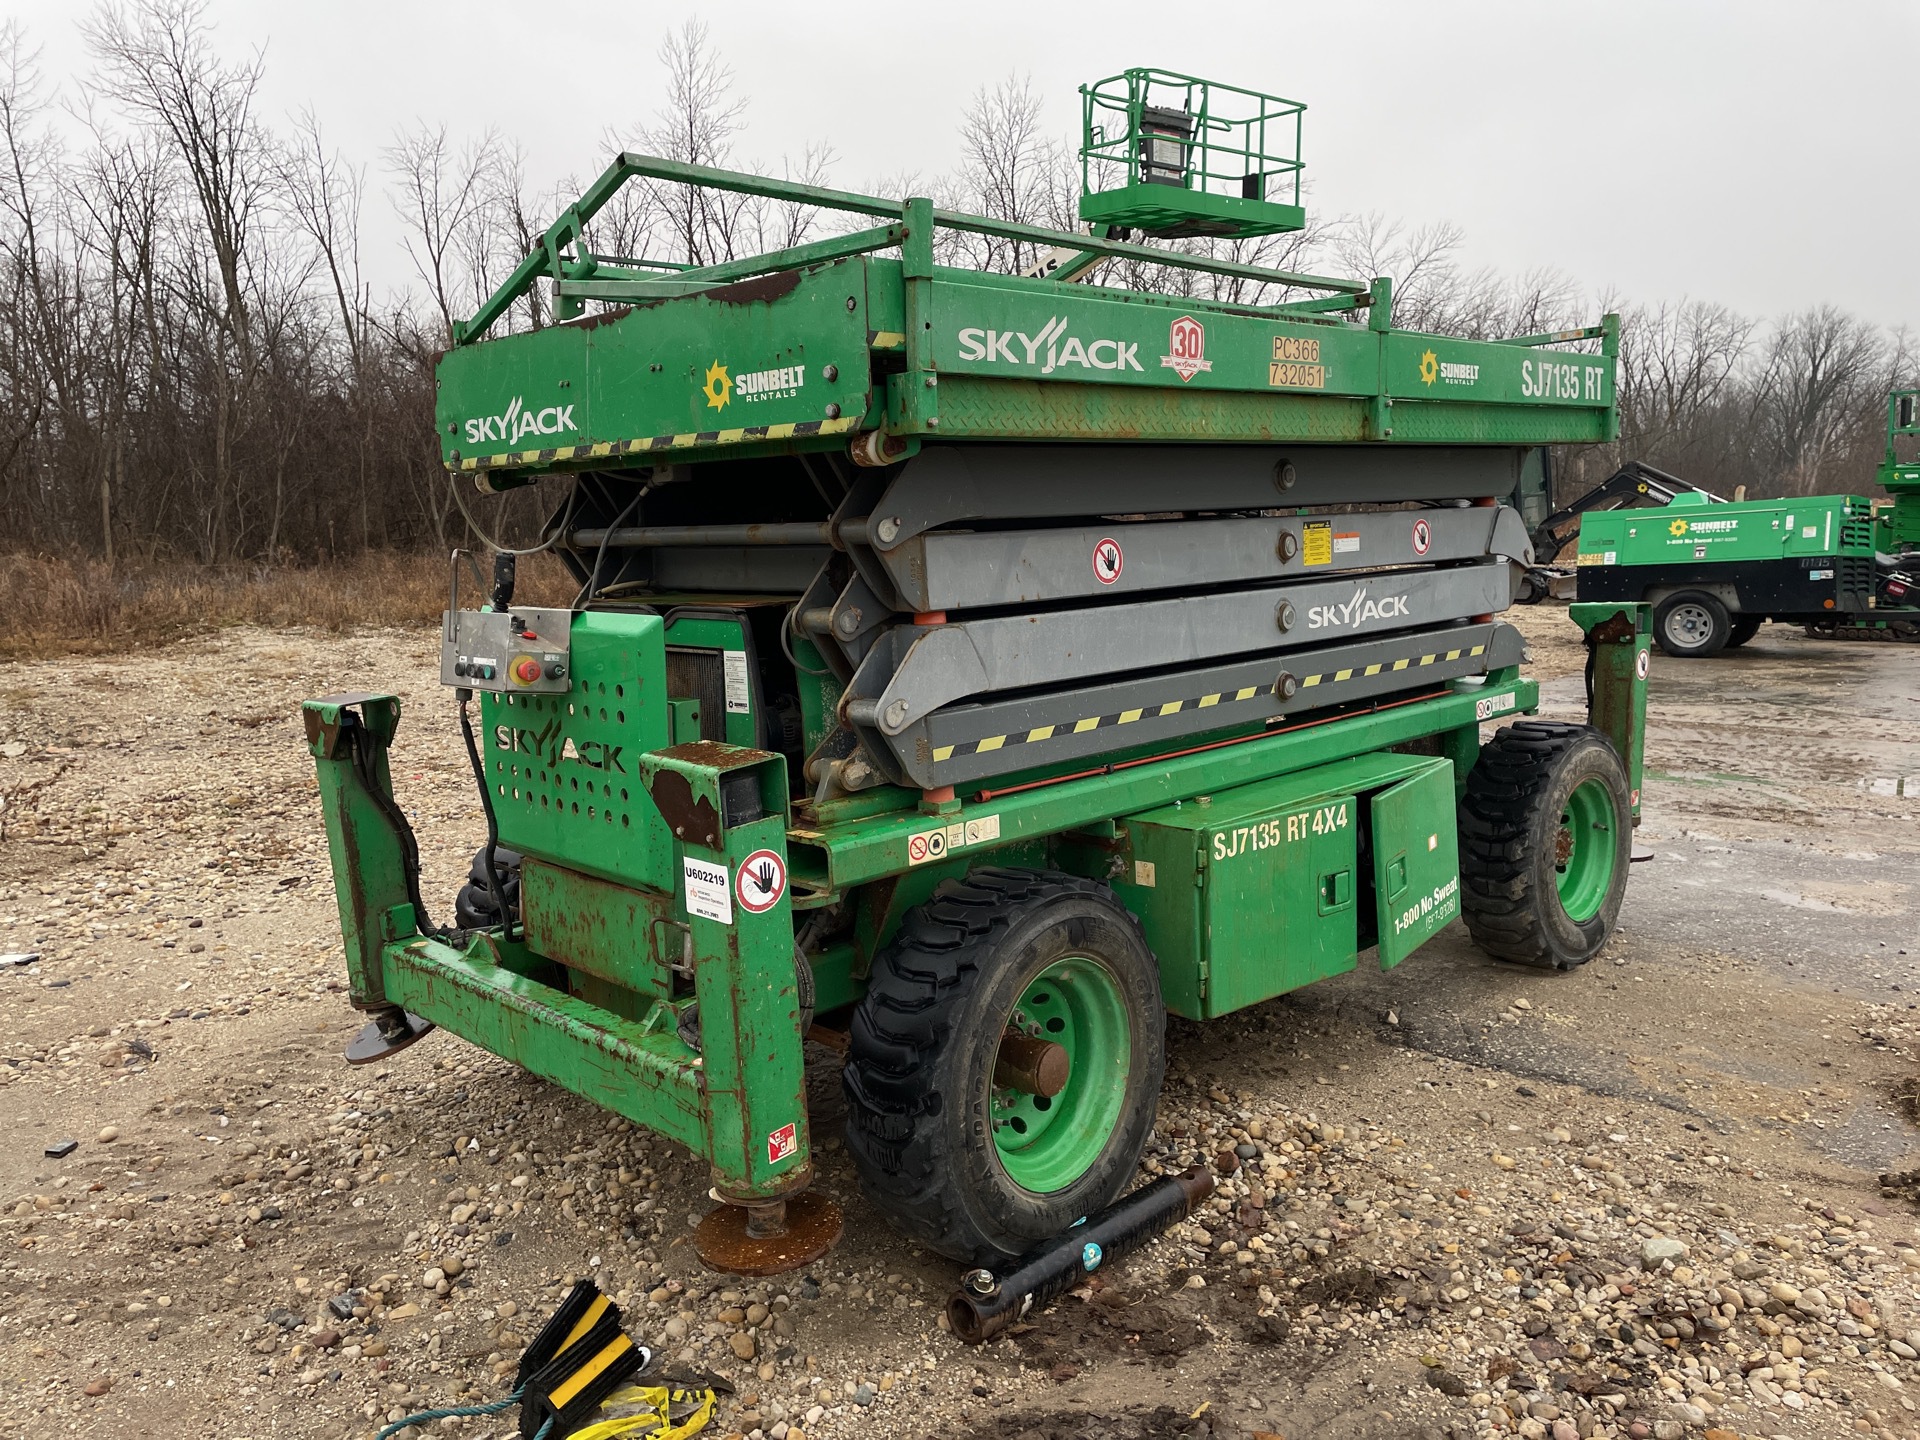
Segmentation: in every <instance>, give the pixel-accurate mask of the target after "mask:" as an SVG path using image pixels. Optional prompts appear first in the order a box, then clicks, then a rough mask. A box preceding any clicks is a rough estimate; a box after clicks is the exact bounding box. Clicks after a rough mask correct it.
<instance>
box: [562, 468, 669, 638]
mask: <svg viewBox="0 0 1920 1440" xmlns="http://www.w3.org/2000/svg"><path fill="white" fill-rule="evenodd" d="M651 489H653V486H651V485H642V486H641V487H640V488H639V490H637V491H636V492H634V497H633V499H631V500H629V501H628V502H627V508H626V509H624V510H622V511H621V512H620V513H619V514H618V515H616V516H614V518H613V523H612V524H610V525H608V526H607V529H606V533H605V534H603V535H602V536H601V537H600V548H599V549H598V550H596V551H595V552H594V555H593V569H591V570H589V571H588V572H587V583H586V584H584V585H582V586H581V587H580V593H579V594H578V595H576V596H574V597H573V605H572V607H571V608H573V609H575V610H578V609H579V608H580V607H581V606H582V605H583V604H585V603H586V602H587V601H588V600H591V599H592V598H593V587H594V586H595V584H597V583H598V582H599V579H600V562H601V561H603V560H605V559H606V558H607V542H608V541H610V540H611V539H613V532H614V531H615V530H617V529H619V528H620V526H621V524H622V523H623V522H624V521H625V520H626V519H627V517H628V516H630V515H631V514H633V512H634V511H635V510H637V509H639V508H640V502H641V501H642V500H644V499H645V498H646V496H647V492H648V491H649V490H651Z"/></svg>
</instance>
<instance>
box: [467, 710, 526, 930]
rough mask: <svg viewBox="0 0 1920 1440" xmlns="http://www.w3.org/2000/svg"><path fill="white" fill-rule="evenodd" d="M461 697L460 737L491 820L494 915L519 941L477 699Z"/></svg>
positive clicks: (486, 857)
mask: <svg viewBox="0 0 1920 1440" xmlns="http://www.w3.org/2000/svg"><path fill="white" fill-rule="evenodd" d="M455 693H456V694H458V696H459V697H460V736H461V738H462V739H463V740H465V741H466V742H467V759H468V761H469V762H471V764H472V765H473V779H474V783H475V784H476V785H478V786H479V787H480V809H481V811H482V813H484V814H485V815H486V817H487V846H486V849H485V850H484V851H483V852H482V855H483V859H482V863H483V865H484V866H485V868H486V872H487V894H488V895H489V896H491V897H492V899H493V908H494V912H495V913H496V914H498V915H499V917H500V925H501V929H502V933H503V934H504V935H505V938H507V939H508V940H513V939H517V938H519V937H517V936H515V935H514V933H513V926H514V918H513V915H512V913H511V912H510V911H509V910H508V909H507V891H506V887H505V886H504V885H502V884H501V883H500V872H499V869H498V868H497V865H496V862H495V860H494V858H493V856H494V852H495V851H496V850H498V849H499V848H500V821H499V818H498V817H497V816H495V814H494V813H493V796H492V795H491V794H490V793H489V792H488V790H487V767H486V765H485V763H484V762H483V761H482V760H481V759H480V743H479V741H477V740H476V739H475V738H474V734H473V719H472V717H471V716H470V715H469V714H468V711H467V704H468V702H469V701H470V700H471V698H472V696H473V692H472V691H471V690H465V689H462V690H459V691H456V692H455Z"/></svg>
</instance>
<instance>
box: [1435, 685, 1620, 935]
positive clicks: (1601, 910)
mask: <svg viewBox="0 0 1920 1440" xmlns="http://www.w3.org/2000/svg"><path fill="white" fill-rule="evenodd" d="M1632 838H1633V811H1632V808H1631V804H1630V801H1629V797H1628V787H1627V775H1626V769H1625V767H1624V766H1623V765H1622V764H1621V763H1620V756H1619V754H1618V753H1617V752H1616V751H1615V750H1614V748H1613V745H1612V742H1610V741H1609V740H1608V739H1607V738H1606V737H1605V736H1604V735H1602V734H1601V733H1600V732H1599V731H1598V730H1595V729H1593V728H1592V727H1590V726H1587V725H1567V724H1559V723H1552V722H1548V721H1542V720H1527V721H1522V722H1521V723H1519V724H1517V725H1511V726H1508V727H1507V728H1506V729H1503V730H1501V731H1500V732H1499V733H1498V734H1496V735H1495V736H1494V737H1493V739H1492V741H1490V742H1489V743H1488V744H1487V745H1485V746H1484V747H1482V749H1481V751H1480V759H1479V761H1478V762H1477V763H1476V764H1475V765H1474V767H1473V770H1472V772H1471V773H1470V774H1469V775H1468V776H1467V793H1466V796H1465V797H1464V798H1463V799H1462V801H1461V803H1460V878H1461V882H1462V886H1461V892H1460V908H1461V911H1462V913H1463V915H1464V916H1465V918H1466V922H1467V929H1468V930H1469V931H1470V932H1471V933H1472V935H1473V938H1474V940H1475V941H1476V942H1478V944H1479V946H1480V948H1481V949H1483V950H1485V951H1486V952H1487V953H1488V954H1489V955H1491V956H1493V957H1494V958H1495V959H1496V960H1507V961H1512V962H1513V963H1515V964H1520V965H1536V966H1541V967H1544V968H1548V969H1554V970H1571V969H1572V968H1573V967H1574V966H1576V965H1584V964H1585V963H1586V962H1587V961H1589V960H1591V959H1592V958H1593V957H1594V956H1595V955H1596V954H1598V953H1599V950H1600V947H1601V946H1602V945H1604V944H1606V942H1607V937H1608V936H1610V935H1611V934H1612V933H1613V927H1614V922H1615V921H1616V920H1617V919H1618V918H1619V915H1620V901H1621V899H1622V897H1623V896H1624V895H1625V893H1626V888H1627V865H1628V859H1629V853H1630V851H1631V848H1632Z"/></svg>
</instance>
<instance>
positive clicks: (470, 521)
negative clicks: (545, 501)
mask: <svg viewBox="0 0 1920 1440" xmlns="http://www.w3.org/2000/svg"><path fill="white" fill-rule="evenodd" d="M447 483H448V484H449V485H450V486H452V488H453V503H454V504H456V505H458V506H459V507H460V514H461V516H462V517H463V518H464V519H465V520H466V522H467V528H468V529H469V530H471V531H473V533H474V534H475V535H477V536H479V537H480V539H481V540H483V541H484V542H486V546H487V548H488V549H489V550H492V551H493V552H494V553H495V554H499V555H538V554H540V552H541V551H543V550H551V549H552V548H553V547H554V546H555V545H556V544H558V543H559V541H560V539H561V537H562V536H564V535H565V534H566V533H567V522H568V521H569V520H571V519H572V518H573V507H574V503H575V501H576V500H577V499H578V498H579V495H580V477H579V476H578V475H576V476H574V477H573V486H572V488H571V489H569V490H568V491H567V508H566V509H565V510H563V511H562V512H561V514H560V519H559V520H558V522H556V523H555V525H554V527H553V533H552V534H550V535H549V536H547V538H546V539H544V540H542V541H541V542H540V543H539V544H538V545H533V546H529V547H528V548H526V549H524V550H514V549H510V548H508V547H507V546H505V545H502V544H501V543H500V542H499V541H498V540H495V539H494V538H493V536H491V535H489V534H487V532H486V531H485V530H483V529H481V528H480V522H479V521H478V520H476V519H475V518H474V514H473V512H472V511H471V510H469V509H468V508H467V497H466V496H465V495H464V494H462V493H461V490H460V482H459V480H458V479H457V478H455V477H453V476H448V477H447Z"/></svg>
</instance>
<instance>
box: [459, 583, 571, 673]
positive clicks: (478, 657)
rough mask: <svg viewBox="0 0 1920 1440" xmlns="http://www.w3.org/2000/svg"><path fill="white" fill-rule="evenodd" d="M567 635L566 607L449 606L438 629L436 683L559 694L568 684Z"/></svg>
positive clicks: (567, 613) (568, 655)
mask: <svg viewBox="0 0 1920 1440" xmlns="http://www.w3.org/2000/svg"><path fill="white" fill-rule="evenodd" d="M572 633H573V612H572V611H571V610H549V609H545V608H542V607H538V606H529V605H513V606H509V607H508V608H506V609H505V610H448V611H446V612H445V615H444V618H443V620H442V622H441V629H440V683H441V684H442V685H456V686H460V687H462V688H464V689H467V690H490V691H493V692H495V693H497V694H513V693H516V692H520V693H526V694H530V695H560V694H564V693H565V692H566V691H567V690H569V689H570V688H572V685H573V668H572V665H571V660H572V656H571V655H570V654H569V652H568V648H567V647H568V643H569V640H570V638H571V636H572Z"/></svg>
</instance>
